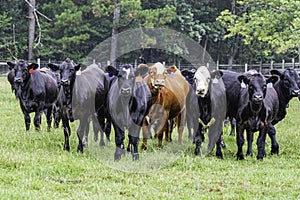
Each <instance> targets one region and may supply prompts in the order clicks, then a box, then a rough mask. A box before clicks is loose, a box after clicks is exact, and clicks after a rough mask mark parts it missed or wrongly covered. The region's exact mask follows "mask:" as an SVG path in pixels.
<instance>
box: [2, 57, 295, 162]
mask: <svg viewBox="0 0 300 200" xmlns="http://www.w3.org/2000/svg"><path fill="white" fill-rule="evenodd" d="M143 61H144V60H143ZM7 64H8V65H9V72H8V75H7V78H8V81H9V82H10V84H11V88H12V91H13V92H14V94H15V96H16V98H17V99H18V100H19V103H20V107H21V110H22V112H23V115H24V120H25V128H26V130H29V129H30V122H31V119H30V113H31V112H35V117H34V126H35V129H36V130H40V124H41V115H42V113H43V112H44V113H45V115H46V119H47V128H48V130H50V128H51V124H52V121H53V119H54V127H55V128H57V127H59V126H58V125H59V123H60V121H61V122H62V127H63V131H64V136H65V141H64V150H66V151H70V145H69V137H70V134H71V129H70V124H69V122H73V121H74V120H77V119H78V120H79V127H78V129H77V136H78V147H77V150H78V151H80V152H83V148H84V146H86V145H87V144H88V133H89V124H90V122H92V124H93V130H94V140H95V141H97V140H98V134H99V132H100V142H99V144H100V146H103V145H105V142H104V136H105V137H106V140H107V141H109V140H110V133H111V130H112V129H111V126H113V128H114V134H115V135H114V138H115V145H116V149H115V153H114V159H115V160H119V159H121V157H122V155H123V154H125V153H126V150H127V151H128V152H131V154H132V159H133V160H138V159H139V151H138V149H139V148H138V145H139V141H140V132H142V142H141V149H143V150H146V149H147V140H148V139H149V138H152V134H151V130H152V129H151V127H152V128H153V130H154V134H155V135H154V136H155V137H157V139H158V147H162V144H163V143H162V141H163V137H164V136H165V140H166V141H168V142H170V141H172V131H173V128H174V126H177V128H178V143H179V144H182V137H183V130H184V127H185V124H187V129H188V136H187V137H188V138H189V139H191V143H194V144H195V154H196V155H200V154H201V145H202V144H203V142H204V140H205V135H207V137H208V141H209V142H208V149H209V150H212V149H213V148H214V147H216V156H217V157H219V158H223V154H222V147H224V146H225V143H224V141H223V138H222V129H223V124H224V121H225V119H229V121H230V122H231V124H232V128H235V129H236V143H237V154H236V156H237V159H238V160H242V159H244V154H243V145H244V143H245V138H244V131H246V138H247V145H248V146H247V152H246V154H247V155H250V156H252V142H253V134H254V133H255V132H257V131H258V132H259V135H258V137H257V152H258V153H257V159H258V160H263V158H264V157H265V156H266V150H265V144H266V136H267V135H269V137H270V139H271V143H272V144H271V154H278V153H279V144H278V142H277V140H276V129H275V127H274V125H275V124H277V123H278V122H279V121H281V120H282V119H283V118H284V117H285V116H286V114H287V112H286V108H287V107H288V105H289V101H290V100H291V99H292V98H293V97H299V94H300V90H299V86H298V73H297V72H296V71H295V70H294V69H286V70H284V71H282V72H280V71H278V70H271V71H270V74H269V75H265V76H264V75H262V74H261V73H258V72H257V71H248V72H245V73H236V72H232V71H228V70H214V71H209V70H208V69H207V68H206V67H204V66H200V67H198V68H193V69H183V70H181V71H180V70H179V69H178V68H177V67H176V66H169V67H165V66H164V65H163V64H162V63H159V62H158V63H155V64H153V65H151V66H148V65H147V64H146V63H145V62H144V63H141V64H140V65H138V66H137V67H133V66H132V65H130V64H124V65H122V66H120V67H119V68H116V67H113V66H107V67H106V69H105V71H103V70H102V69H100V68H99V67H98V65H96V64H92V65H90V66H85V65H84V64H75V63H74V62H73V61H72V60H70V59H66V60H65V61H63V62H62V63H60V64H57V63H49V64H48V66H47V67H45V68H41V69H39V66H38V65H37V64H35V63H28V62H26V61H24V60H20V61H15V62H13V61H12V62H7ZM78 72H80V73H78ZM125 131H126V132H127V133H128V134H127V135H128V145H127V148H126V150H125V144H124V140H125V136H126V135H125ZM232 132H234V131H232Z"/></svg>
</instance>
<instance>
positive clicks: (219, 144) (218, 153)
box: [216, 134, 223, 159]
mask: <svg viewBox="0 0 300 200" xmlns="http://www.w3.org/2000/svg"><path fill="white" fill-rule="evenodd" d="M222 142H223V139H222V134H220V137H219V139H218V141H217V142H216V147H217V150H216V156H217V157H218V158H221V159H223V153H222Z"/></svg>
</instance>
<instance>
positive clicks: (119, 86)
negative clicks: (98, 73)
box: [106, 64, 151, 160]
mask: <svg viewBox="0 0 300 200" xmlns="http://www.w3.org/2000/svg"><path fill="white" fill-rule="evenodd" d="M106 71H107V72H108V73H110V74H112V75H114V76H117V80H115V81H114V82H113V83H112V85H111V87H110V90H109V93H108V107H109V114H110V116H111V120H112V124H113V127H114V130H115V143H116V151H115V154H114V159H115V160H119V159H120V158H121V155H122V154H123V153H124V152H125V150H124V137H125V136H124V131H125V129H128V137H129V145H128V146H130V147H132V148H130V149H129V150H131V153H132V158H133V160H137V159H139V154H138V142H139V133H140V130H141V126H142V125H143V121H144V118H145V116H146V115H147V113H148V111H149V107H150V104H151V93H150V90H149V88H148V86H147V85H146V83H145V82H144V81H143V79H142V78H141V77H140V76H142V75H144V74H145V73H147V71H148V68H147V67H138V68H133V67H132V66H131V65H128V64H125V65H122V66H121V68H120V69H119V70H118V69H116V68H114V67H112V66H108V67H107V68H106Z"/></svg>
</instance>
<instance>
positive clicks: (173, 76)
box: [142, 63, 189, 149]
mask: <svg viewBox="0 0 300 200" xmlns="http://www.w3.org/2000/svg"><path fill="white" fill-rule="evenodd" d="M144 81H145V82H146V83H147V85H148V86H149V88H150V91H151V95H152V106H151V108H150V111H149V114H148V117H147V118H146V119H148V121H149V119H150V121H151V122H158V123H159V124H158V126H157V128H156V133H155V134H156V135H157V137H158V146H159V147H161V146H162V138H163V132H164V130H165V131H167V137H166V140H167V141H170V134H169V133H168V130H169V123H168V120H169V119H173V118H176V117H177V118H178V123H177V125H178V143H179V144H181V143H182V133H183V128H184V122H185V116H186V96H187V94H188V92H189V85H188V83H187V82H186V80H185V78H184V77H183V76H182V75H181V73H180V71H179V70H178V69H177V67H176V66H170V67H168V68H165V66H164V65H163V64H161V63H155V64H154V65H152V66H151V67H149V75H147V76H146V77H145V78H144ZM143 133H144V134H143V135H144V139H143V144H142V148H143V149H146V148H147V138H148V137H149V136H150V134H149V130H148V129H147V127H143Z"/></svg>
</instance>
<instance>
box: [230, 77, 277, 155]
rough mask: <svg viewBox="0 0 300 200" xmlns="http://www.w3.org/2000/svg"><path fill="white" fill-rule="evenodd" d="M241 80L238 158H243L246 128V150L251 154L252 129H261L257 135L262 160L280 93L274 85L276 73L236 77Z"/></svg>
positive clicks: (237, 134) (237, 138)
mask: <svg viewBox="0 0 300 200" xmlns="http://www.w3.org/2000/svg"><path fill="white" fill-rule="evenodd" d="M237 78H238V81H239V82H240V84H241V90H240V94H239V100H238V104H237V105H238V106H237V108H238V109H237V115H236V142H237V146H238V151H237V159H239V160H242V159H244V154H243V149H242V148H243V144H244V141H245V139H244V130H246V131H247V141H248V149H247V154H249V155H252V141H253V133H254V132H256V131H259V136H258V138H257V148H258V154H257V159H258V160H262V159H263V157H264V156H266V153H265V143H266V141H265V140H266V134H267V132H268V130H269V127H270V124H271V122H272V121H273V119H274V118H275V117H276V114H277V112H278V107H279V100H278V95H277V93H276V91H275V89H274V88H273V87H272V86H270V87H269V86H267V84H274V83H276V82H277V80H278V77H277V76H271V77H270V78H268V79H267V80H265V77H263V75H262V74H260V73H253V74H249V73H248V74H243V75H240V76H238V77H237Z"/></svg>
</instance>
